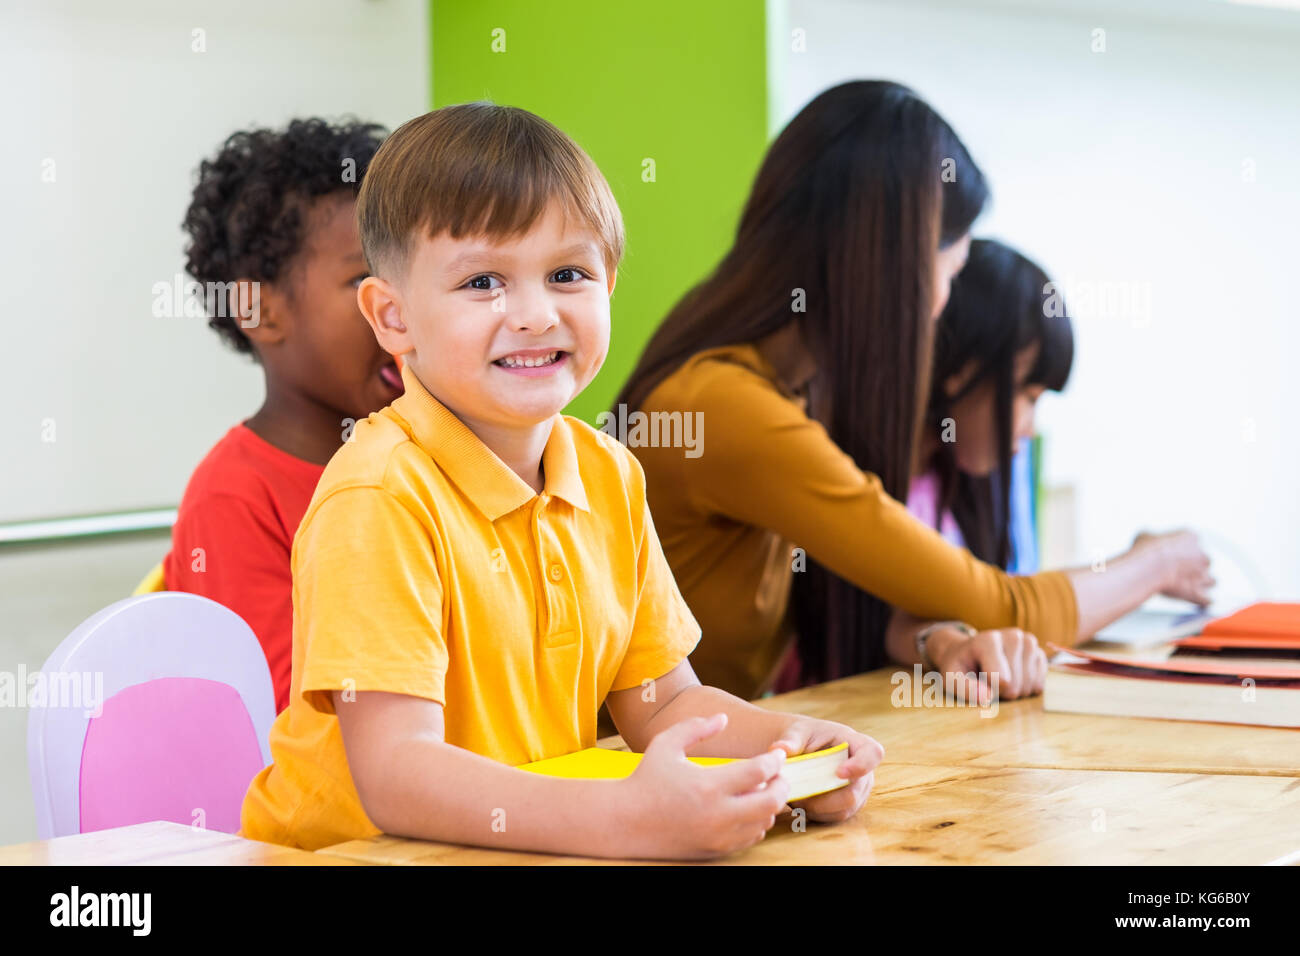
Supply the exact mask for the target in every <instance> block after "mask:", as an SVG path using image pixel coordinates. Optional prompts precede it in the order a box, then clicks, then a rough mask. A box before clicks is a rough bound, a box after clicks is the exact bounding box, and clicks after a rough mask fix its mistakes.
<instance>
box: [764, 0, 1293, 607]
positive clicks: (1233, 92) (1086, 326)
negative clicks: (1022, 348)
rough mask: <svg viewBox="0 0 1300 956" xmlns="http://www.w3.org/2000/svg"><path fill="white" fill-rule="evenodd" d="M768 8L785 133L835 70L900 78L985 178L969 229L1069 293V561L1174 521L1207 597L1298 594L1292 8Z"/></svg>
mask: <svg viewBox="0 0 1300 956" xmlns="http://www.w3.org/2000/svg"><path fill="white" fill-rule="evenodd" d="M773 3H774V12H775V13H776V14H777V16H775V17H773V18H772V21H773V29H774V30H777V31H781V33H782V34H784V39H783V41H782V42H780V43H774V44H773V49H778V48H779V49H780V51H781V53H780V57H781V62H778V63H777V64H775V68H774V70H773V76H774V77H775V78H776V80H775V82H776V84H777V89H776V91H775V93H776V95H777V96H779V97H780V100H779V106H778V107H777V109H776V110H775V111H774V114H775V115H777V116H778V118H779V119H780V120H781V121H782V122H784V120H786V119H788V118H789V117H791V116H793V115H794V114H795V113H796V112H797V111H798V110H799V109H800V108H801V107H802V106H803V105H804V104H805V103H806V102H807V101H808V100H809V99H811V98H812V97H813V96H815V95H816V94H817V93H818V92H820V91H821V90H823V89H825V88H826V87H828V86H831V85H833V84H835V83H839V82H842V81H844V80H848V79H871V78H882V79H892V80H897V81H900V82H903V83H906V84H908V85H910V86H912V87H913V88H915V89H916V90H917V91H918V92H919V93H920V94H921V95H922V96H924V97H925V98H926V99H927V100H928V101H929V102H930V103H931V104H932V105H934V106H935V107H936V108H937V109H938V110H939V111H940V113H942V114H943V115H944V116H945V118H947V119H948V121H949V122H950V123H951V124H952V125H953V127H954V128H955V129H956V130H957V132H958V134H959V135H960V136H961V137H962V139H963V140H964V142H965V143H966V145H967V146H968V147H969V148H970V150H971V152H972V154H973V156H974V158H975V160H976V161H977V162H978V163H979V164H980V166H981V168H982V169H983V170H984V172H985V173H986V175H988V177H989V178H990V180H991V181H992V186H993V192H994V199H993V205H992V208H991V210H990V212H989V213H987V214H986V215H985V217H984V219H983V220H981V222H980V223H978V224H977V225H976V229H975V232H976V234H977V235H988V236H994V237H997V238H1000V239H1003V240H1005V241H1007V242H1009V243H1011V244H1013V245H1016V246H1018V247H1019V248H1021V249H1022V250H1023V251H1024V252H1026V253H1027V254H1028V255H1030V257H1031V258H1034V259H1036V260H1037V261H1038V262H1039V263H1040V264H1041V265H1043V267H1044V268H1045V269H1046V270H1047V271H1048V273H1049V274H1051V275H1053V276H1054V277H1056V278H1057V279H1058V280H1059V281H1061V282H1062V283H1063V285H1064V291H1065V294H1066V301H1067V303H1068V304H1070V306H1071V308H1072V311H1073V314H1074V315H1075V317H1076V321H1075V333H1076V346H1077V350H1076V361H1075V367H1074V374H1073V376H1072V378H1071V382H1070V384H1069V386H1068V388H1067V390H1066V391H1065V393H1064V395H1062V396H1059V397H1058V396H1048V397H1045V398H1044V399H1043V400H1042V401H1041V402H1040V403H1039V405H1040V409H1041V411H1040V414H1039V417H1038V421H1039V428H1040V430H1041V431H1042V432H1043V433H1044V434H1045V435H1046V439H1047V443H1048V447H1047V450H1046V456H1045V457H1046V460H1045V479H1046V481H1047V482H1048V483H1049V484H1051V485H1056V486H1066V485H1072V486H1073V490H1074V497H1075V501H1076V504H1077V517H1076V521H1077V527H1076V530H1075V542H1076V544H1075V551H1076V553H1075V554H1074V555H1073V558H1074V560H1076V561H1080V562H1089V561H1091V560H1092V558H1093V556H1094V555H1095V554H1098V553H1114V552H1116V551H1118V550H1121V549H1123V548H1125V547H1126V546H1127V544H1128V542H1129V541H1130V540H1131V537H1132V535H1133V534H1134V533H1135V532H1136V531H1138V530H1139V529H1142V528H1153V529H1162V528H1170V527H1177V526H1184V525H1186V526H1191V527H1194V528H1195V529H1197V530H1198V531H1200V532H1201V533H1202V536H1203V539H1204V541H1205V542H1206V543H1207V545H1208V546H1209V550H1210V551H1211V553H1212V557H1213V558H1214V559H1215V564H1216V572H1217V573H1218V575H1219V578H1220V581H1221V582H1222V584H1223V588H1222V589H1221V591H1222V594H1221V597H1235V596H1241V597H1246V598H1249V597H1252V596H1254V595H1255V594H1257V593H1258V594H1260V595H1262V596H1275V597H1282V598H1290V599H1296V598H1300V425H1297V414H1298V413H1300V376H1298V375H1297V374H1296V365H1297V362H1298V361H1300V321H1298V320H1300V306H1298V305H1297V303H1298V302H1300V292H1298V291H1297V287H1296V280H1295V277H1296V275H1297V274H1300V270H1298V268H1297V264H1296V253H1297V250H1298V249H1300V242H1298V238H1300V183H1298V180H1297V175H1298V174H1300V168H1298V167H1297V155H1300V9H1298V10H1294V11H1290V10H1272V11H1262V10H1258V9H1252V8H1247V7H1241V6H1228V5H1225V4H1219V3H1214V2H1211V0H1186V2H1183V3H1179V4H1172V3H1168V2H1152V0H1143V2H1130V3H1125V4H1117V3H1113V2H1103V3H1100V4H1096V3H1094V4H1091V5H1090V6H1091V7H1092V8H1093V9H1088V6H1089V5H1083V4H1077V3H1070V2H1059V0H1058V2H1054V3H1046V4H1045V3H1038V4H1033V5H1027V4H1019V3H1011V2H996V0H974V2H962V3H955V2H954V3H949V2H941V0H932V2H918V0H912V2H908V3H877V2H846V0H773ZM1098 10H1099V11H1100V12H1098ZM782 18H784V22H782ZM796 28H799V29H803V30H804V31H806V42H807V52H805V53H794V52H791V44H790V42H789V36H790V31H791V30H793V29H796ZM1096 28H1101V29H1104V30H1105V45H1106V46H1105V52H1102V53H1094V52H1092V45H1093V42H1094V34H1093V31H1094V29H1096ZM1252 173H1253V179H1252V178H1251V175H1252ZM1108 285H1109V288H1110V291H1111V294H1112V296H1113V298H1112V299H1111V301H1110V303H1109V307H1108V303H1107V302H1106V301H1105V300H1104V294H1105V292H1106V289H1107V286H1108ZM1124 291H1127V292H1128V293H1129V294H1130V299H1129V301H1128V305H1127V307H1125V306H1124V304H1123V302H1122V301H1121V300H1120V293H1121V292H1124ZM1144 297H1149V299H1144ZM1088 299H1091V301H1088ZM1147 302H1149V307H1148V306H1147V304H1146V303H1147Z"/></svg>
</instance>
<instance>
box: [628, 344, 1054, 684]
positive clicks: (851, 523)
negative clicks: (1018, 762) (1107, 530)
mask: <svg viewBox="0 0 1300 956" xmlns="http://www.w3.org/2000/svg"><path fill="white" fill-rule="evenodd" d="M641 411H643V412H646V413H648V414H650V413H654V412H680V413H684V414H694V413H695V412H700V413H702V418H699V419H694V420H696V421H699V422H700V424H701V426H702V433H701V434H696V435H693V436H692V438H693V439H694V441H695V443H696V447H695V448H694V449H687V448H682V447H666V446H664V445H662V444H661V445H659V446H658V447H656V446H653V445H650V444H647V443H646V441H645V439H646V438H647V437H649V436H652V435H654V431H653V430H652V429H647V434H646V436H643V438H642V443H641V444H639V445H638V444H636V443H632V445H633V447H632V451H633V452H634V453H635V454H636V456H637V458H638V460H640V462H641V464H642V466H643V467H644V469H645V475H646V485H647V496H648V500H649V504H650V509H651V514H652V515H653V519H654V522H655V526H656V528H657V530H658V533H659V538H660V540H661V541H662V543H663V548H664V552H665V554H666V555H667V557H668V563H669V565H670V566H671V567H672V570H673V574H674V575H675V576H676V579H677V584H678V587H679V588H680V589H681V592H682V595H683V596H684V597H685V598H686V601H687V603H688V604H689V605H690V607H691V610H692V611H693V612H694V614H695V617H696V619H697V620H698V621H699V623H700V625H701V627H702V628H703V632H704V633H703V637H702V638H701V640H700V643H699V645H698V647H697V648H696V650H695V653H694V654H692V656H691V663H692V665H693V666H694V668H695V670H696V673H698V674H699V676H700V680H701V681H703V682H704V683H706V684H711V685H714V686H717V687H721V688H723V689H724V690H728V691H730V692H732V693H734V694H737V695H739V696H741V697H745V698H752V697H755V696H758V695H759V694H761V693H762V692H763V691H764V690H766V689H767V688H768V687H769V686H770V684H771V682H772V681H773V680H774V679H775V676H776V671H777V669H778V668H779V666H780V664H781V662H782V660H783V658H784V655H785V653H786V651H787V650H788V648H789V646H790V643H791V641H792V638H793V635H792V633H791V631H790V628H789V623H788V617H787V611H788V606H789V602H790V586H791V583H792V581H793V575H794V571H793V563H794V549H795V548H802V549H804V551H805V552H806V554H807V556H808V557H810V558H813V559H815V560H817V561H818V562H820V563H821V564H823V565H824V566H826V567H827V568H829V569H830V570H831V571H833V572H834V573H835V574H838V575H839V576H840V577H842V578H844V579H845V580H848V581H851V582H853V583H854V584H856V585H857V586H858V587H860V588H862V589H863V590H865V591H869V592H870V593H872V594H874V595H876V596H877V597H879V598H881V599H883V600H885V601H887V602H889V603H890V604H892V605H894V606H895V607H898V608H902V609H903V610H905V611H908V612H910V613H911V614H914V615H916V616H917V617H920V618H926V619H932V618H937V619H957V620H962V621H966V622H967V623H969V624H971V625H972V626H974V627H976V628H980V629H985V628H993V627H1020V628H1023V629H1025V630H1028V631H1032V632H1033V633H1034V634H1036V635H1037V636H1038V638H1039V639H1040V640H1050V641H1056V642H1058V643H1061V644H1072V643H1074V640H1075V630H1076V628H1077V609H1076V607H1075V600H1074V589H1073V588H1072V587H1071V586H1070V583H1069V580H1068V579H1067V578H1066V576H1065V574H1064V573H1063V572H1059V571H1053V572H1045V573H1042V574H1036V575H1032V576H1024V577H1013V576H1011V575H1008V574H1006V573H1005V572H1003V571H1002V570H1000V569H998V568H996V567H994V566H992V565H989V564H984V563H983V562H981V561H979V560H977V559H976V558H975V557H974V556H973V555H971V554H970V552H968V551H966V550H964V549H962V548H957V547H954V546H953V545H951V544H949V543H947V542H946V541H944V539H943V538H942V537H940V535H939V534H938V533H937V532H936V531H935V530H934V529H932V528H929V527H926V526H925V525H924V524H922V523H921V522H919V521H917V520H916V519H914V518H913V517H912V516H911V515H910V514H909V513H908V511H907V509H906V508H905V507H904V506H903V504H902V503H900V502H899V501H897V500H895V499H894V498H892V497H890V496H889V495H888V494H887V493H886V492H885V490H884V488H883V487H882V486H881V483H880V479H879V478H878V477H877V476H875V475H872V474H869V473H866V472H863V471H862V470H861V469H859V468H858V467H857V466H856V465H855V464H854V462H853V460H852V458H850V457H849V456H848V455H847V454H845V453H844V452H843V451H841V450H840V448H839V447H838V446H837V445H836V444H835V443H834V442H833V441H832V440H831V438H830V436H829V435H827V433H826V430H825V429H824V428H823V427H822V426H821V424H819V423H818V422H816V421H814V420H812V419H811V418H809V417H808V415H807V414H806V412H805V410H804V403H803V401H802V399H801V398H799V397H797V396H796V395H794V394H792V393H791V392H789V391H788V390H787V389H786V388H785V387H784V386H783V385H782V384H781V382H780V379H779V377H778V375H777V373H776V371H775V370H774V369H773V368H772V366H771V365H770V364H769V363H768V362H767V361H766V360H765V359H764V358H763V357H762V355H761V354H760V353H759V351H758V350H757V349H756V348H754V347H753V346H752V345H740V346H727V347H725V348H718V349H710V350H707V351H704V352H700V353H698V354H697V355H695V356H693V357H692V358H691V359H689V360H688V361H687V362H686V363H685V364H683V365H682V366H681V367H680V368H679V369H677V370H676V371H675V372H674V373H673V374H671V375H670V376H668V377H667V378H666V379H664V380H663V381H662V382H660V383H659V385H658V386H656V387H655V389H654V390H653V391H652V392H651V393H650V394H649V395H648V396H647V397H646V400H645V402H644V403H643V404H642V408H641ZM662 420H663V419H662V418H661V421H662ZM650 440H653V439H650ZM688 451H689V452H690V454H687V452H688Z"/></svg>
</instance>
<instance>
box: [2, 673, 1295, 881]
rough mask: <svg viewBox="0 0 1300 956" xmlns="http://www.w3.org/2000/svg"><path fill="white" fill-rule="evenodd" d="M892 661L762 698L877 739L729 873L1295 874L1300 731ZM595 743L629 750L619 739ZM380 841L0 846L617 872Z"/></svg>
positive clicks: (138, 834)
mask: <svg viewBox="0 0 1300 956" xmlns="http://www.w3.org/2000/svg"><path fill="white" fill-rule="evenodd" d="M898 674H905V675H906V676H908V677H909V678H910V677H911V676H912V672H911V671H900V670H899V669H896V668H886V669H882V670H878V671H874V672H872V673H869V674H862V675H859V676H856V677H850V678H845V679H843V680H839V681H833V682H831V683H828V684H822V685H819V686H817V687H809V688H804V689H802V690H798V691H793V692H791V693H788V694H782V695H779V696H776V697H769V698H766V699H764V700H760V701H758V704H759V705H760V706H762V707H766V708H769V709H772V710H786V711H791V712H794V713H801V714H807V715H809V716H813V717H823V718H827V719H831V720H837V721H840V722H842V723H846V724H849V725H851V726H853V727H855V728H857V729H858V730H861V731H862V732H864V733H867V734H870V735H871V736H873V737H875V738H876V739H877V740H879V741H880V743H881V744H882V745H884V747H885V761H884V763H882V764H881V766H880V767H879V768H878V769H877V771H876V775H875V785H874V788H873V790H872V794H871V796H870V798H869V799H868V800H867V803H866V805H865V806H864V807H863V809H862V810H861V811H860V812H859V813H858V814H857V816H855V817H854V818H853V819H852V820H849V821H846V822H844V823H841V824H836V825H833V826H822V825H818V824H815V823H807V824H806V825H803V824H802V821H800V820H798V819H796V818H795V817H793V816H791V815H789V814H786V815H784V816H782V817H779V818H778V819H777V823H776V825H775V826H774V827H773V828H772V830H771V831H769V833H768V835H767V837H766V838H765V839H764V840H763V841H762V842H761V843H759V844H757V845H756V846H754V847H751V848H750V849H748V850H746V851H744V852H742V853H738V854H733V855H732V856H729V857H727V858H726V859H725V860H722V861H719V862H723V863H729V864H765V863H767V864H771V863H778V864H873V863H874V864H887V863H910V864H918V863H1011V864H1043V863H1051V864H1101V863H1104V864H1128V863H1135V864H1180V865H1186V864H1232V863H1238V864H1266V863H1274V864H1277V863H1290V864H1300V730H1286V729H1278V728H1269V727H1245V726H1237V725H1232V724H1208V723H1191V722H1182V721H1160V720H1147V719H1130V718H1122V717H1097V716H1091V715H1081V714H1061V713H1049V712H1046V711H1044V710H1043V701H1042V698H1041V697H1031V698H1027V699H1025V700H1019V701H1009V702H1000V703H999V704H998V705H997V707H996V710H994V709H992V708H990V709H980V708H975V707H958V706H951V705H947V704H945V705H944V706H909V704H914V703H915V701H914V700H913V698H912V696H911V695H910V694H909V693H907V692H906V690H907V685H906V684H905V683H903V682H901V679H900V678H899V677H898V676H896V675H898ZM600 745H601V746H605V747H612V748H620V749H626V747H625V745H624V743H623V741H622V740H621V739H620V738H618V737H609V738H606V739H604V740H602V741H600ZM611 862H627V861H611V860H597V859H590V858H584V857H571V856H552V855H547V854H538V853H523V852H515V851H508V850H496V849H491V848H481V847H467V846H458V845H454V844H443V843H433V842H428V841H422V840H409V839H403V838H400V837H391V836H379V837H375V838H373V839H368V840H354V841H350V842H346V843H341V844H338V845H336V846H332V847H326V848H324V849H322V850H319V851H317V852H316V853H308V852H306V851H302V850H295V849H290V848H287V847H280V846H275V845H273V844H268V843H259V842H256V841H252V840H245V839H243V838H241V837H237V836H233V835H231V834H227V833H218V832H213V831H208V830H199V829H195V828H192V827H188V826H184V825H182V824H177V823H163V822H157V823H143V824H138V825H136V826H130V827H120V828H117V829H114V830H103V831H99V832H96V833H85V834H80V835H78V836H69V837H60V838H58V839H55V840H45V841H36V842H33V843H25V844H19V845H16V846H9V847H0V865H24V864H26V865H33V864H79V865H95V864H161V865H173V864H175V865H186V864H198V865H203V864H252V865H280V864H284V865H347V864H349V863H371V864H416V865H466V864H523V865H538V864H556V863H561V864H563V863H579V864H591V863H611Z"/></svg>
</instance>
